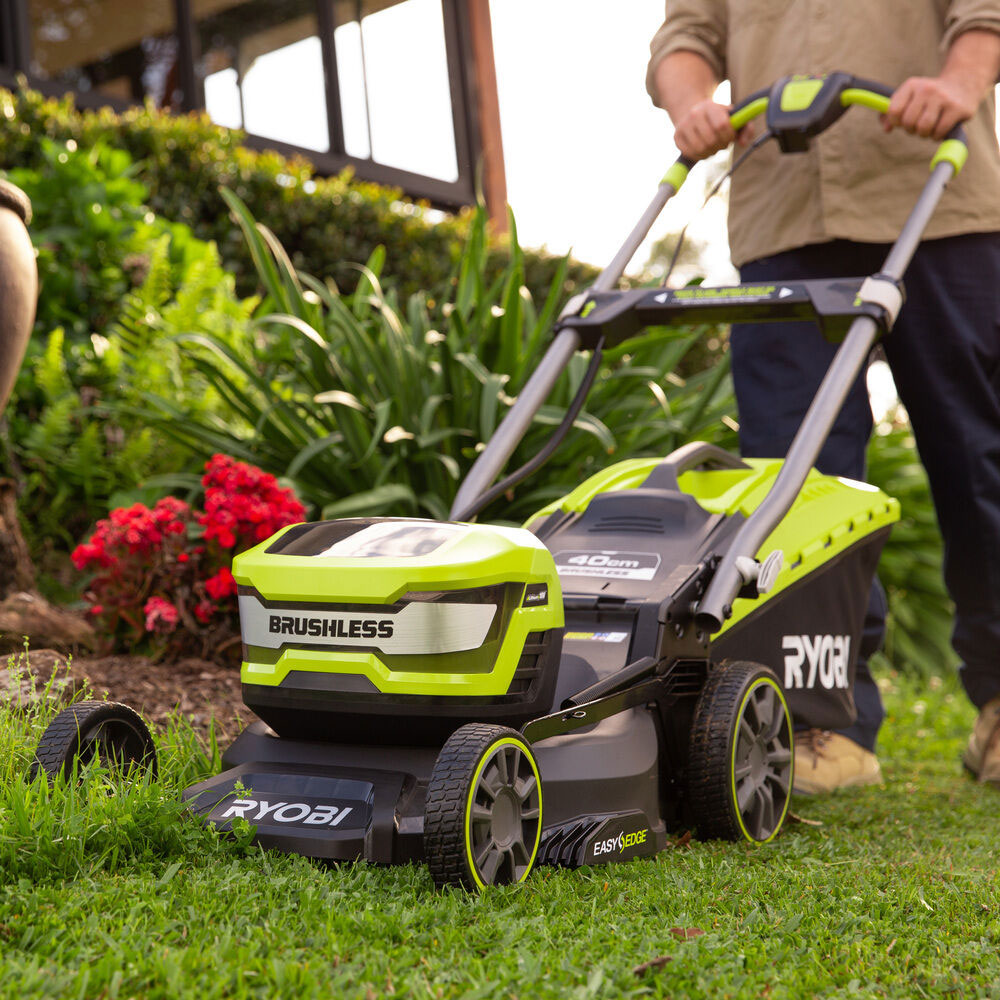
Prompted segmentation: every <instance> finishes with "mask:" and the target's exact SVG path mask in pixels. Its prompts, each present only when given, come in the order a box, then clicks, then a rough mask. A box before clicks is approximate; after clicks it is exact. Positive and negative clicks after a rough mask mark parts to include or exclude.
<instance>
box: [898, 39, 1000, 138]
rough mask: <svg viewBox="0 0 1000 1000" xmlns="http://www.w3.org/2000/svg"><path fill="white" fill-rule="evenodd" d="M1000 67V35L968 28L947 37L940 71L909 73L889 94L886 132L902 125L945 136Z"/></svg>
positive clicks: (967, 114) (975, 104)
mask: <svg viewBox="0 0 1000 1000" xmlns="http://www.w3.org/2000/svg"><path fill="white" fill-rule="evenodd" d="M998 72H1000V35H997V34H994V33H993V32H992V31H977V30H972V31H967V32H965V33H964V34H962V35H959V36H958V38H956V39H955V41H954V42H953V43H952V46H951V48H950V49H949V50H948V58H947V59H946V60H945V64H944V68H943V69H942V70H941V75H940V76H935V77H928V76H913V77H910V79H909V80H905V81H904V82H903V83H902V84H901V85H900V87H899V88H898V89H897V90H896V92H895V93H894V94H893V95H892V101H891V102H890V104H889V110H888V111H887V112H886V114H884V115H883V116H882V127H883V128H884V129H885V130H886V132H891V131H892V130H893V129H894V128H897V127H899V128H903V129H905V130H906V131H907V132H912V133H914V134H915V135H922V136H924V137H925V138H934V139H944V138H945V136H947V134H948V133H949V132H950V131H951V130H952V129H953V128H954V127H955V126H956V125H957V124H958V123H959V122H964V121H967V120H968V119H969V118H971V117H972V116H973V115H974V114H975V113H976V109H977V108H978V107H979V104H980V102H981V101H982V99H983V98H984V97H985V96H986V94H987V93H988V92H989V91H990V90H992V88H993V85H994V84H995V83H996V79H997V73H998Z"/></svg>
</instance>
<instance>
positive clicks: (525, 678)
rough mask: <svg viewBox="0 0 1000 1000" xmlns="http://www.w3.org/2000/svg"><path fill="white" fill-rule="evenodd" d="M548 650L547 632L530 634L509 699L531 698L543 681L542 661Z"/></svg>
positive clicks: (508, 690) (508, 693)
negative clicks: (511, 697) (543, 654)
mask: <svg viewBox="0 0 1000 1000" xmlns="http://www.w3.org/2000/svg"><path fill="white" fill-rule="evenodd" d="M545 648H546V633H545V632H529V633H528V637H527V639H526V640H525V643H524V649H523V650H522V652H521V659H520V661H519V662H518V664H517V669H516V670H515V671H514V676H513V677H512V678H511V680H510V687H508V688H507V697H508V698H509V697H510V696H512V695H513V696H515V698H516V699H517V700H521V699H523V698H524V697H525V696H530V695H531V694H532V693H533V691H534V689H535V687H536V685H537V684H538V683H539V682H540V681H541V676H542V668H541V666H540V661H541V657H542V653H544V652H545Z"/></svg>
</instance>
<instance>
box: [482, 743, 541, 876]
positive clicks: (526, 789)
mask: <svg viewBox="0 0 1000 1000" xmlns="http://www.w3.org/2000/svg"><path fill="white" fill-rule="evenodd" d="M541 788H542V782H541V778H540V776H539V774H538V766H537V764H536V763H535V760H534V757H533V756H532V755H531V752H530V751H529V750H528V748H527V746H526V745H525V744H524V743H522V742H520V740H516V739H514V738H513V737H507V738H504V739H501V740H497V741H496V742H495V743H493V744H491V745H490V747H489V748H488V749H487V751H486V753H485V754H483V757H482V760H480V762H479V766H478V767H477V768H476V772H475V774H474V775H473V778H472V783H471V786H470V788H469V797H468V801H467V802H466V808H465V849H466V856H467V859H468V862H469V870H470V871H471V873H472V877H473V878H474V879H475V882H476V884H477V885H478V886H479V888H481V889H484V888H485V887H486V886H487V885H504V884H510V883H514V882H523V881H524V879H525V878H527V876H528V873H529V872H530V871H531V867H532V865H533V864H534V861H535V855H536V854H537V853H538V841H539V839H540V837H541V832H542V792H541Z"/></svg>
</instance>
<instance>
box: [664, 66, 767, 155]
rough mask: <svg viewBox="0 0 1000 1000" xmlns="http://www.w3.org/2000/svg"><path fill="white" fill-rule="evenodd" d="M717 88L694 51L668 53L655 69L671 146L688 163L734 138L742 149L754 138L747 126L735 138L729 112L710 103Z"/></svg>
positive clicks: (713, 73)
mask: <svg viewBox="0 0 1000 1000" xmlns="http://www.w3.org/2000/svg"><path fill="white" fill-rule="evenodd" d="M718 85H719V81H718V80H717V79H716V76H715V71H714V70H713V69H712V67H711V66H710V65H709V64H708V63H707V62H706V61H705V59H704V58H703V57H702V56H700V55H698V53H697V52H688V51H686V50H684V49H681V50H679V51H677V52H671V53H669V54H668V55H667V56H665V57H664V58H663V59H662V60H661V62H660V65H659V66H658V67H657V69H656V89H657V93H658V94H659V98H660V104H661V105H662V106H663V107H664V108H666V109H667V114H669V115H670V118H671V120H672V121H673V123H674V145H675V146H676V147H677V148H678V149H679V150H680V151H681V153H682V154H683V155H684V156H686V157H687V158H688V159H689V160H703V159H705V157H707V156H711V155H712V154H713V153H717V152H718V151H719V150H720V149H725V148H726V147H727V146H728V145H729V144H730V143H731V142H732V141H733V140H734V139H736V140H737V142H739V143H740V145H743V146H745V145H746V144H747V143H748V142H749V141H750V140H751V139H752V138H753V135H752V130H751V128H750V126H749V125H748V126H746V127H744V128H742V129H740V133H739V135H738V136H737V134H736V133H735V132H734V131H733V127H732V126H731V125H730V124H729V113H730V109H729V108H727V107H726V106H725V105H724V104H716V103H715V101H713V100H712V94H714V93H715V88H716V87H718Z"/></svg>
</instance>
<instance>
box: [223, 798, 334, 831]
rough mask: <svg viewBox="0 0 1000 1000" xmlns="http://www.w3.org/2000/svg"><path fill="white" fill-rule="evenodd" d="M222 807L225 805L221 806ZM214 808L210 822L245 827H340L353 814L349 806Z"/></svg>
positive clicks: (241, 804) (245, 802)
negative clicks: (235, 821) (237, 822)
mask: <svg viewBox="0 0 1000 1000" xmlns="http://www.w3.org/2000/svg"><path fill="white" fill-rule="evenodd" d="M223 805H224V804H223ZM222 809H223V806H217V807H216V808H215V809H213V810H212V812H211V813H210V814H209V818H210V819H219V820H222V819H230V820H231V819H236V818H237V817H238V818H239V819H245V820H246V821H247V822H248V823H259V822H260V821H261V820H263V819H266V820H268V821H269V822H271V823H301V824H302V826H340V824H341V822H342V821H343V820H344V819H346V818H347V817H348V816H349V815H350V814H351V813H352V812H353V811H354V809H353V807H352V806H335V805H333V803H329V802H316V803H312V804H310V803H308V802H273V803H272V802H268V801H266V800H265V799H234V800H233V801H232V802H231V803H230V804H229V808H227V809H225V811H222V812H221V813H220V815H218V816H217V815H215V814H216V813H217V812H220V810H222Z"/></svg>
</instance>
